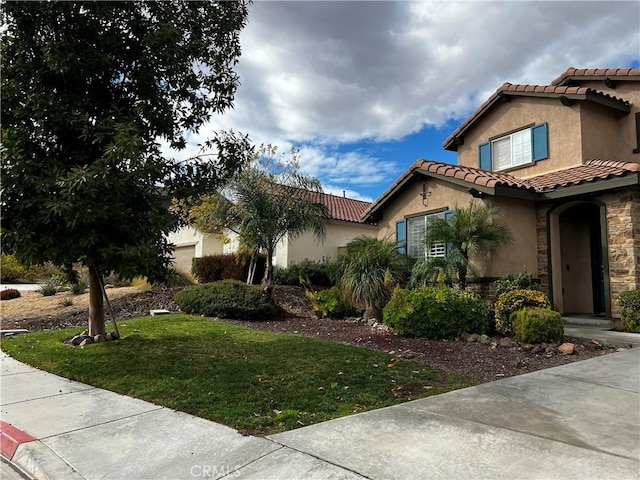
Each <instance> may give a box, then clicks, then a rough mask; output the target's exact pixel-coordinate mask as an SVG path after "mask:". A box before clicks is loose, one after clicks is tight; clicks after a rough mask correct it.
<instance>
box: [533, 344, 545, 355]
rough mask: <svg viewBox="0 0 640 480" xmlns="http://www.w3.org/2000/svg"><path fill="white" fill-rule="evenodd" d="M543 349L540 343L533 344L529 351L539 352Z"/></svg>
mask: <svg viewBox="0 0 640 480" xmlns="http://www.w3.org/2000/svg"><path fill="white" fill-rule="evenodd" d="M542 350H543V348H542V346H540V345H534V346H533V348H531V353H534V354H535V353H540V352H541V351H542Z"/></svg>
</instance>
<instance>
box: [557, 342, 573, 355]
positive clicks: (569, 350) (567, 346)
mask: <svg viewBox="0 0 640 480" xmlns="http://www.w3.org/2000/svg"><path fill="white" fill-rule="evenodd" d="M574 349H575V345H574V344H573V343H563V344H562V345H560V346H559V347H558V351H559V352H560V353H562V354H563V355H573V351H574Z"/></svg>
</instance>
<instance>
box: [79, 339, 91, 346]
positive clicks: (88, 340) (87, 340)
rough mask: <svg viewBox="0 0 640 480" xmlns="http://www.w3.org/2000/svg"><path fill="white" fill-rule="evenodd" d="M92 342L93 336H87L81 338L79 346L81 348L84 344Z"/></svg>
mask: <svg viewBox="0 0 640 480" xmlns="http://www.w3.org/2000/svg"><path fill="white" fill-rule="evenodd" d="M92 343H93V338H91V337H87V338H85V339H84V340H82V342H80V345H79V347H80V348H83V347H84V346H85V345H91V344H92Z"/></svg>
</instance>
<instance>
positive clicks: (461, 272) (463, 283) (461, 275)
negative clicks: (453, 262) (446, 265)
mask: <svg viewBox="0 0 640 480" xmlns="http://www.w3.org/2000/svg"><path fill="white" fill-rule="evenodd" d="M458 285H459V286H460V290H465V289H466V288H467V269H466V268H460V269H458Z"/></svg>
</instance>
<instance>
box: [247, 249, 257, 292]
mask: <svg viewBox="0 0 640 480" xmlns="http://www.w3.org/2000/svg"><path fill="white" fill-rule="evenodd" d="M256 263H258V262H257V259H256V252H253V253H252V254H251V258H250V259H249V271H248V272H247V285H253V277H254V276H255V274H256Z"/></svg>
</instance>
